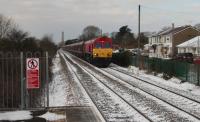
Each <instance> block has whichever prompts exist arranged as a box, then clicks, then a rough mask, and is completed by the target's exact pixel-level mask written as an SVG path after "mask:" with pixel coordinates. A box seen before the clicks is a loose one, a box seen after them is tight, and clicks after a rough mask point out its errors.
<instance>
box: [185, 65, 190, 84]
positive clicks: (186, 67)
mask: <svg viewBox="0 0 200 122" xmlns="http://www.w3.org/2000/svg"><path fill="white" fill-rule="evenodd" d="M185 64H186V68H185V70H186V73H185V74H186V81H188V73H189V72H188V65H187V63H185Z"/></svg>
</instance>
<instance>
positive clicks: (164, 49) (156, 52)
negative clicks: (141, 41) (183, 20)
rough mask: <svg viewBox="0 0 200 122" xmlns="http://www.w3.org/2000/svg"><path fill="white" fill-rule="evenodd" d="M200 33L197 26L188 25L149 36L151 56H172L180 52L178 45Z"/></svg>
mask: <svg viewBox="0 0 200 122" xmlns="http://www.w3.org/2000/svg"><path fill="white" fill-rule="evenodd" d="M198 35H200V31H199V30H197V29H196V28H194V27H192V26H190V25H186V26H181V27H176V28H175V27H174V24H172V28H170V29H167V30H164V31H160V32H158V33H156V34H154V35H152V36H150V37H149V38H148V41H149V57H158V58H171V57H173V56H175V55H176V54H177V53H178V49H177V47H176V46H177V45H179V44H181V43H183V42H185V41H187V40H189V39H191V38H193V37H196V36H198Z"/></svg>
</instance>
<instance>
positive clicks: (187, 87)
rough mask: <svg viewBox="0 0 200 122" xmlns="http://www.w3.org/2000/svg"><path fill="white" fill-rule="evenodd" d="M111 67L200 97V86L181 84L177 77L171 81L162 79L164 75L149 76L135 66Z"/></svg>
mask: <svg viewBox="0 0 200 122" xmlns="http://www.w3.org/2000/svg"><path fill="white" fill-rule="evenodd" d="M110 66H113V67H118V68H121V69H123V70H126V71H129V72H132V73H133V74H135V75H138V76H140V77H142V78H145V79H147V80H151V81H155V82H158V83H159V84H164V85H166V86H169V87H172V88H177V89H180V90H184V91H189V92H191V93H193V94H195V95H199V96H200V86H196V85H195V84H191V83H189V82H184V83H181V80H180V79H178V78H176V77H172V78H171V79H169V80H165V79H163V78H162V74H158V75H156V76H154V75H153V74H147V73H146V71H145V70H139V69H138V68H137V67H135V66H129V67H128V68H123V67H120V66H117V65H115V64H111V65H110Z"/></svg>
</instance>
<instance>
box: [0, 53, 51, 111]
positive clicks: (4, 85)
mask: <svg viewBox="0 0 200 122" xmlns="http://www.w3.org/2000/svg"><path fill="white" fill-rule="evenodd" d="M26 58H39V67H40V70H39V81H40V88H38V89H27V88H26ZM50 62H51V58H49V57H48V53H47V52H46V53H40V52H36V53H31V52H27V53H22V52H21V53H13V52H12V53H11V52H7V53H3V52H0V110H3V109H26V108H41V107H48V106H49V104H48V103H49V97H48V96H49V95H48V94H49V90H48V83H49V76H50V71H49V65H50Z"/></svg>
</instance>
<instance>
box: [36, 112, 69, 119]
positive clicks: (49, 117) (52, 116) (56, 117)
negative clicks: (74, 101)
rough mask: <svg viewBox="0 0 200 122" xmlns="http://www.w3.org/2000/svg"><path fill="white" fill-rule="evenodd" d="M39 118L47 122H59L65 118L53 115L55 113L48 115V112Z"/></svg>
mask: <svg viewBox="0 0 200 122" xmlns="http://www.w3.org/2000/svg"><path fill="white" fill-rule="evenodd" d="M38 117H40V118H44V119H46V120H48V121H55V120H60V119H65V118H66V117H65V116H64V115H58V114H55V113H50V112H47V113H45V114H43V115H41V116H38Z"/></svg>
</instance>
